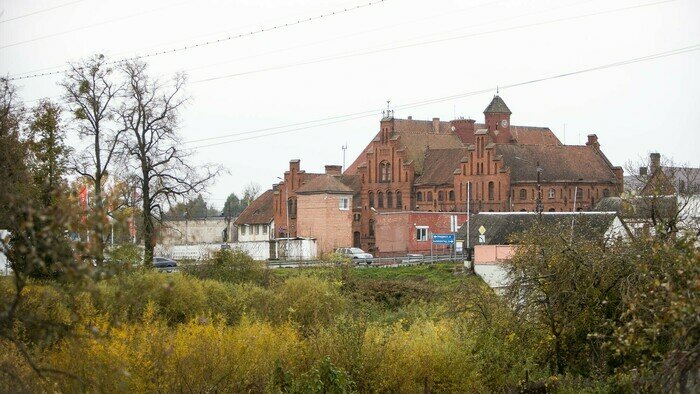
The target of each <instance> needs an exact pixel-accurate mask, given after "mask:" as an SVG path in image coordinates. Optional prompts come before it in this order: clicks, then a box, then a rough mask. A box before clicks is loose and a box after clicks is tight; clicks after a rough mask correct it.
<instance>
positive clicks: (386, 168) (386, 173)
mask: <svg viewBox="0 0 700 394" xmlns="http://www.w3.org/2000/svg"><path fill="white" fill-rule="evenodd" d="M379 172H380V174H381V180H382V182H391V164H389V163H388V162H386V161H383V162H381V163H380V164H379Z"/></svg>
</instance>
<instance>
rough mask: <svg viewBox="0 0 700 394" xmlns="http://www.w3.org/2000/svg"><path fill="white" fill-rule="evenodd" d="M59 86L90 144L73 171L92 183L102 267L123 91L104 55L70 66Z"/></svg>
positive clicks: (96, 247)
mask: <svg viewBox="0 0 700 394" xmlns="http://www.w3.org/2000/svg"><path fill="white" fill-rule="evenodd" d="M62 86H63V88H64V89H65V100H66V102H67V104H68V106H69V108H70V111H71V112H72V113H73V115H74V117H75V120H76V121H77V124H78V127H79V129H78V131H79V134H80V136H81V137H82V138H88V139H90V140H91V141H90V146H89V147H88V148H86V149H85V150H83V151H82V152H80V154H78V155H77V157H76V158H75V160H74V163H73V164H74V166H73V167H74V169H75V171H76V172H77V173H78V174H79V175H80V176H82V177H85V178H87V179H89V180H90V182H91V183H92V188H93V193H94V197H93V204H92V206H93V215H92V216H93V217H92V220H91V222H92V224H93V231H94V240H95V243H94V253H95V258H96V260H97V262H98V263H101V262H102V261H103V259H104V247H105V234H106V231H105V230H106V228H105V223H106V207H105V206H104V205H105V204H104V195H103V194H104V193H103V188H104V185H105V182H106V180H107V177H108V175H109V171H110V165H111V164H113V161H114V160H115V158H116V157H117V156H118V154H119V147H120V146H121V144H120V143H119V138H120V136H121V134H122V133H123V132H124V130H122V129H119V128H118V127H115V123H114V120H115V110H116V106H117V99H118V97H119V94H120V92H121V90H122V88H123V87H122V86H121V85H120V83H119V82H116V81H115V76H114V70H113V69H112V68H110V67H109V66H108V64H107V62H106V59H105V57H104V56H103V55H96V56H94V57H92V58H90V59H88V60H86V61H84V62H82V63H77V64H71V65H70V70H69V71H68V72H67V73H66V76H65V79H64V80H63V82H62Z"/></svg>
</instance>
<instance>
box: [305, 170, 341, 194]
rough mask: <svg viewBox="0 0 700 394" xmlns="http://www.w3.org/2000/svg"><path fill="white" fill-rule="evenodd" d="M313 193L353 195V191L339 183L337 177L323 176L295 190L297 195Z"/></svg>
mask: <svg viewBox="0 0 700 394" xmlns="http://www.w3.org/2000/svg"><path fill="white" fill-rule="evenodd" d="M314 193H330V194H338V193H342V194H350V193H354V190H353V189H351V188H350V187H348V186H347V185H345V184H344V183H343V182H341V181H340V177H339V176H337V175H328V174H323V175H320V176H317V177H315V178H314V179H312V180H311V181H309V182H307V183H306V184H305V185H303V186H302V187H300V188H299V189H297V194H314Z"/></svg>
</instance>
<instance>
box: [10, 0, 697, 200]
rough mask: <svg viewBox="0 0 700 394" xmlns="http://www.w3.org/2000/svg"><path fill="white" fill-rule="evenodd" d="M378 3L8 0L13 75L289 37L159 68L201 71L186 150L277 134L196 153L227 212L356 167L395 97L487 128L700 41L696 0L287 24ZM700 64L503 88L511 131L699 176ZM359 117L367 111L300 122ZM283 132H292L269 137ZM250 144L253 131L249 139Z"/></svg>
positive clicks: (533, 104) (52, 81)
mask: <svg viewBox="0 0 700 394" xmlns="http://www.w3.org/2000/svg"><path fill="white" fill-rule="evenodd" d="M369 1H370V0H364V1H359V0H356V1H350V0H324V1H320V0H304V1H301V0H245V1H223V0H189V1H177V0H170V1H145V0H140V1H132V0H83V1H75V0H56V1H49V0H44V1H30V0H2V1H0V12H2V15H1V16H0V47H3V48H1V49H0V74H2V75H10V76H13V75H16V74H20V73H26V72H33V71H35V70H39V72H46V71H49V72H50V71H56V70H61V69H62V68H64V67H65V64H66V62H67V61H76V60H80V59H81V58H84V57H87V56H90V55H91V54H95V53H103V54H105V55H107V56H108V57H110V58H112V59H115V60H116V59H120V58H123V57H129V56H134V55H137V54H148V53H153V52H158V51H161V50H168V49H173V48H179V47H183V46H187V45H194V44H197V43H201V42H205V41H210V40H214V41H216V40H218V39H223V38H226V37H229V36H232V35H234V36H237V35H238V34H241V33H247V32H251V31H256V30H260V29H263V28H269V27H274V26H281V27H279V28H277V29H272V31H269V32H264V33H260V34H253V35H249V36H245V37H242V38H236V39H231V40H225V41H223V42H220V43H216V44H212V45H206V46H200V47H198V48H195V49H191V50H183V51H178V52H175V53H172V54H165V55H158V56H152V57H149V58H148V59H147V61H148V63H149V67H150V73H151V74H152V75H153V76H159V77H161V78H163V79H167V78H169V77H170V76H172V75H173V74H174V73H175V72H178V71H185V72H186V73H187V74H188V76H189V83H188V85H187V93H188V95H189V96H191V98H192V100H191V102H190V104H189V106H188V107H187V109H186V110H185V111H183V113H182V128H181V134H182V137H183V140H185V141H194V140H200V139H204V138H210V137H220V136H225V135H230V134H237V133H245V132H249V131H254V130H259V129H268V130H265V131H261V132H257V133H249V134H243V135H238V136H235V135H234V136H232V137H228V138H224V139H219V140H209V141H200V142H190V143H186V144H185V147H190V148H191V147H199V148H198V149H197V150H196V151H195V154H194V159H195V160H196V161H197V162H213V163H220V164H223V165H224V166H225V167H226V168H227V169H228V171H229V173H228V174H225V175H222V176H221V177H220V178H219V179H218V180H217V182H216V184H215V185H214V186H213V187H211V188H210V189H209V193H208V198H209V199H210V200H211V202H213V203H214V205H215V206H217V207H221V206H222V205H223V202H224V199H225V198H226V196H227V195H228V194H229V193H230V192H236V193H239V194H240V192H241V191H242V190H243V188H244V186H245V185H246V184H247V183H248V182H251V181H253V182H257V183H259V184H260V185H261V186H262V189H263V190H265V189H267V188H269V187H271V185H272V184H273V183H274V182H276V181H277V180H276V176H281V175H282V173H283V172H284V170H285V169H287V167H288V162H289V160H290V159H297V158H298V159H301V166H302V169H305V170H306V171H309V172H322V171H323V165H325V164H342V160H343V151H342V149H341V147H342V146H343V145H344V144H346V143H347V146H348V149H347V159H346V163H347V164H348V165H349V164H350V163H351V162H352V161H353V160H354V159H355V157H357V155H358V154H359V153H360V152H361V150H362V149H363V148H364V147H365V146H366V145H367V143H368V142H369V141H370V139H371V138H372V137H373V136H374V135H375V134H376V132H377V131H378V130H379V120H380V118H381V110H382V109H383V108H384V107H385V106H386V100H387V99H390V100H391V104H392V106H393V107H396V108H398V109H397V110H396V113H395V116H396V117H400V118H405V117H407V116H409V115H412V116H413V118H414V119H431V118H433V117H439V118H441V119H443V120H450V119H452V118H454V117H455V115H456V116H465V117H468V116H470V117H472V118H474V119H476V120H477V121H483V114H482V112H483V110H484V108H485V107H486V105H487V104H488V103H489V101H490V99H491V97H492V96H493V94H494V93H495V90H496V86H508V85H511V84H516V83H519V82H524V81H529V80H533V79H538V78H542V77H548V76H552V75H558V74H562V73H567V72H571V71H576V70H582V69H588V68H592V67H596V66H600V65H605V64H611V63H615V62H618V61H623V60H628V59H634V58H639V57H643V56H646V55H651V54H655V53H660V52H665V51H669V50H674V49H678V48H685V47H689V46H693V45H698V44H700V22H698V21H700V1H699V0H676V1H666V2H659V1H654V0H625V1H609V0H585V1H581V0H578V1H573V0H557V1H547V0H543V1H517V0H502V1H494V0H479V1H456V0H430V1H426V0H422V1H420V0H385V1H383V2H381V1H378V2H377V4H374V5H371V6H366V7H363V8H360V9H357V10H353V11H348V12H343V13H338V14H336V15H329V16H324V17H323V18H319V19H317V20H313V21H311V22H305V23H301V24H298V25H294V26H290V27H284V26H283V25H285V24H286V23H292V22H296V21H297V20H300V19H307V18H310V17H316V16H319V15H322V14H327V13H331V12H334V11H336V12H337V11H342V10H344V9H346V8H352V7H355V6H358V5H367V3H368V2H369ZM644 4H648V6H643V7H634V6H637V5H644ZM52 8H53V9H52ZM612 10H618V11H612ZM37 11H43V12H38V13H35V12H37ZM32 13H35V14H33V15H28V16H25V15H27V14H32ZM592 14H597V15H592ZM17 17H20V18H17ZM14 18H17V19H14ZM699 71H700V51H697V50H696V51H692V52H687V53H682V54H677V55H674V56H668V57H663V58H659V59H654V60H650V61H645V62H638V63H632V64H627V65H625V66H622V67H617V68H609V69H604V70H600V71H594V72H588V73H582V74H577V75H574V76H570V77H567V78H559V79H553V80H547V81H543V82H539V83H533V84H528V85H524V86H519V87H513V88H507V89H501V91H500V94H501V96H502V97H503V98H504V100H505V102H506V103H507V104H508V106H509V107H510V109H511V111H513V115H512V116H511V122H512V124H514V125H528V126H547V127H550V128H551V129H552V130H553V131H554V132H555V134H556V135H557V136H558V137H559V139H560V140H562V141H565V142H566V143H567V144H579V143H580V144H583V143H584V142H585V139H586V135H587V134H589V133H596V134H597V135H598V137H599V141H600V143H601V146H602V149H603V151H604V152H605V154H606V155H607V156H608V158H610V160H611V161H612V162H613V163H614V164H616V165H624V164H625V163H626V162H628V161H630V160H639V159H640V158H641V157H645V156H647V155H648V153H649V152H651V151H658V152H660V153H661V154H662V155H663V156H664V157H671V158H672V159H673V160H674V161H675V162H677V163H686V164H689V165H692V166H700V155H699V154H698V152H699V150H700V111H699V108H700V72H699ZM30 74H31V73H30ZM236 74H238V75H236ZM218 77H222V78H218ZM210 78H216V79H213V80H208V81H207V80H206V79H210ZM60 79H61V76H60V75H50V76H44V77H36V78H29V79H23V80H17V81H14V83H15V84H16V85H17V86H18V87H19V88H20V95H21V97H22V98H23V100H24V101H25V103H26V104H27V105H33V104H35V103H36V101H35V100H37V99H39V98H42V97H54V98H55V97H57V96H59V95H60V94H61V90H60V89H59V87H58V86H57V82H58V81H59V80H60ZM484 89H488V90H489V91H488V92H485V93H482V94H478V95H472V96H467V97H461V98H455V99H445V100H441V101H438V102H435V103H432V104H429V105H423V106H418V107H413V108H409V109H401V108H402V106H405V105H407V104H410V103H416V102H420V101H424V100H430V99H434V98H443V97H449V96H453V95H459V94H461V93H469V92H474V91H481V90H484ZM356 113H362V114H361V115H365V114H369V116H364V117H359V116H355V117H350V118H351V119H350V120H348V121H344V122H337V123H331V124H325V123H329V121H324V122H320V123H318V122H317V123H308V124H304V125H301V126H291V127H290V126H288V125H292V124H297V123H302V122H309V121H318V120H320V119H325V118H331V117H335V116H340V115H349V114H356ZM341 119H347V118H341ZM335 120H336V119H334V120H333V121H335ZM318 124H322V125H321V126H319V127H313V128H304V129H302V130H296V131H290V132H284V131H288V130H290V129H298V128H301V127H307V126H311V125H318ZM323 124H325V125H323ZM280 126H285V127H282V128H278V127H280ZM279 132H283V133H279ZM271 133H278V134H276V135H267V136H263V135H265V134H271ZM248 137H256V138H253V139H247V140H241V139H242V138H248ZM234 140H238V141H234ZM229 141H234V142H229ZM223 142H227V143H223ZM71 143H72V144H75V145H78V144H80V142H79V141H77V140H76V139H71ZM214 143H216V145H215V146H206V147H202V146H203V145H211V144H214Z"/></svg>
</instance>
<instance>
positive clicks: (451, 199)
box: [449, 190, 455, 201]
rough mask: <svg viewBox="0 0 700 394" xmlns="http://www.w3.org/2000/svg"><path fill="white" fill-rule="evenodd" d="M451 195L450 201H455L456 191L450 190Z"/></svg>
mask: <svg viewBox="0 0 700 394" xmlns="http://www.w3.org/2000/svg"><path fill="white" fill-rule="evenodd" d="M449 195H450V201H454V200H455V191H454V190H450V193H449Z"/></svg>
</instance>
